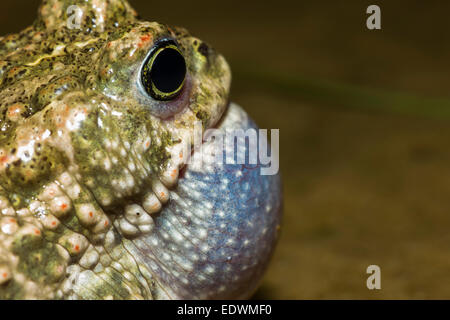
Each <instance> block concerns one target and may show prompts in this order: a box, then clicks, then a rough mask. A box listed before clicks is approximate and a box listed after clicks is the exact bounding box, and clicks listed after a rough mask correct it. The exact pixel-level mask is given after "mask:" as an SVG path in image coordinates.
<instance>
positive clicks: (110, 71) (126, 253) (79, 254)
mask: <svg viewBox="0 0 450 320" xmlns="http://www.w3.org/2000/svg"><path fill="white" fill-rule="evenodd" d="M72 5H77V6H78V7H79V8H80V9H82V13H83V16H82V19H81V24H80V29H76V28H75V29H71V28H68V25H67V23H68V21H69V20H70V19H71V16H70V15H69V14H68V12H67V9H68V8H69V7H70V6H72ZM72 22H73V21H72ZM161 39H173V40H174V41H176V42H177V43H178V45H179V48H180V50H181V52H182V54H183V55H184V57H185V60H186V65H187V78H186V83H185V86H184V89H183V92H182V93H181V94H180V95H179V96H178V97H177V98H175V99H173V100H171V101H165V102H161V101H156V100H154V99H152V98H151V97H150V96H148V95H147V94H145V92H144V91H143V90H142V87H140V86H139V77H140V73H139V72H140V70H141V67H142V64H143V62H144V61H145V59H146V57H147V56H148V54H149V52H150V51H151V49H152V47H153V46H154V45H155V43H156V42H157V41H159V40H161ZM230 78H231V77H230V71H229V68H228V65H227V63H226V62H225V60H224V59H223V58H222V56H220V55H219V54H218V53H216V52H215V51H214V50H213V49H212V48H210V47H209V46H208V45H206V44H205V43H203V42H202V41H200V40H199V39H196V38H194V37H192V36H190V35H189V34H188V33H187V32H186V31H185V30H184V29H180V28H170V27H167V26H165V25H162V24H159V23H155V22H143V21H140V20H138V19H137V18H136V13H135V11H134V10H133V9H132V8H131V7H130V6H129V4H128V3H127V2H126V1H122V0H105V1H101V0H72V1H61V0H47V1H43V3H42V4H41V6H40V8H39V15H38V19H37V20H36V22H35V23H34V25H33V26H31V27H29V28H27V29H25V30H24V31H22V32H20V33H19V34H13V35H8V36H5V37H2V38H0V111H1V112H0V128H1V130H0V210H1V214H0V298H1V299H33V298H38V299H55V298H64V299H133V298H137V299H164V298H233V297H245V296H247V295H248V294H250V293H251V291H252V290H254V288H255V287H256V282H257V279H256V278H258V279H259V277H260V274H261V273H262V270H263V269H264V266H265V264H266V261H267V260H268V258H267V257H268V256H270V252H271V248H272V247H273V243H274V239H275V238H276V236H275V234H276V231H274V230H275V229H276V227H277V226H278V223H279V220H278V216H276V215H274V216H273V217H274V218H273V219H270V221H268V222H267V228H269V232H268V234H270V237H269V238H267V239H265V238H264V237H263V238H264V239H262V240H261V241H263V242H264V246H263V247H267V248H266V249H265V251H264V255H261V258H257V259H253V261H254V263H253V266H254V265H258V268H257V269H255V268H253V269H252V268H250V266H247V269H250V270H253V271H252V272H250V274H246V275H245V276H244V278H245V281H240V282H239V281H238V280H239V278H241V277H240V275H237V270H234V269H235V268H232V270H233V272H234V274H233V275H234V276H236V275H237V277H235V278H236V280H235V285H234V286H233V288H232V289H230V290H228V288H227V287H226V283H228V282H230V281H231V280H229V279H228V278H227V277H224V276H223V274H222V273H219V274H218V276H217V277H210V275H206V279H210V281H209V282H208V281H206V282H207V283H208V284H207V285H203V284H202V282H201V281H200V280H201V279H200V278H201V277H203V278H205V276H204V275H205V272H206V273H208V272H210V271H211V268H212V273H210V274H213V273H214V268H216V267H217V266H218V265H213V264H212V263H211V264H210V265H209V267H208V261H209V260H208V259H209V256H208V255H206V256H204V258H203V260H202V259H199V258H197V259H196V257H195V256H193V258H192V259H193V260H192V259H191V260H189V259H186V256H188V255H189V254H191V253H195V252H196V251H195V250H194V249H192V248H189V246H187V245H185V244H186V243H188V242H189V243H191V244H192V243H194V244H195V245H194V247H196V248H197V249H198V248H200V247H201V243H199V242H200V241H199V240H198V239H202V237H203V236H205V237H206V235H210V236H211V233H209V232H208V230H204V229H200V230H201V231H202V230H203V231H202V232H206V233H205V234H203V233H202V232H201V234H200V236H198V234H196V232H197V231H198V230H199V229H195V230H194V228H187V229H186V230H185V231H186V232H184V234H183V235H182V236H183V237H185V238H184V240H183V242H185V243H184V245H181V244H180V245H179V246H177V245H174V243H176V241H173V242H170V241H169V242H166V243H165V245H164V244H163V243H162V242H164V241H163V240H164V239H166V240H167V238H168V237H169V236H174V235H173V234H171V232H170V230H169V232H167V233H166V234H164V233H162V234H161V235H160V236H161V239H160V240H161V241H160V243H158V239H157V238H155V237H153V238H152V236H151V235H154V234H155V230H158V232H159V233H161V232H162V231H161V230H162V229H164V227H163V226H162V225H163V224H165V222H167V221H168V220H167V219H168V217H170V219H172V218H173V217H172V216H170V214H169V213H167V212H172V213H174V212H175V213H176V212H177V208H176V205H177V201H176V200H173V198H174V197H175V198H176V199H180V196H178V194H183V193H182V192H181V193H177V192H178V191H179V188H180V186H177V182H178V176H179V172H180V170H181V169H182V168H183V167H184V166H185V161H186V155H185V154H183V150H186V149H185V148H184V147H183V144H186V143H190V142H187V141H192V140H191V138H192V137H191V136H186V132H188V131H186V130H183V129H193V126H194V123H195V122H196V121H198V120H200V121H201V123H202V125H203V128H204V129H207V128H210V127H212V126H215V125H217V123H218V122H219V120H220V119H221V117H222V115H223V114H224V111H225V110H226V108H227V101H228V91H229V85H230ZM236 108H237V107H236ZM236 110H237V109H236ZM239 112H241V111H239ZM239 112H238V111H236V112H235V113H237V114H239ZM242 114H244V113H242ZM240 174H242V173H240ZM255 179H256V178H255ZM266 182H267V181H266ZM193 183H194V184H195V183H197V181H196V180H194V181H193ZM271 186H272V185H270V186H269V187H268V188H269V189H268V188H266V189H264V190H265V192H270V191H271V190H270V188H275V189H274V190H275V193H276V192H278V190H279V181H278V180H277V181H275V182H274V184H273V186H272V187H271ZM193 189H195V188H193ZM261 190H263V189H261ZM202 192H205V193H206V192H208V190H203V191H202ZM188 196H189V194H185V196H184V197H185V198H188ZM204 200H205V199H204V198H202V197H197V198H193V201H191V204H192V202H194V203H198V204H202V203H204ZM178 201H179V200H178ZM217 205H220V203H218V204H217ZM269 205H270V206H274V207H276V208H275V209H274V210H275V211H276V212H278V211H279V207H280V200H279V199H278V198H277V199H275V203H270V204H269ZM193 208H195V206H194V207H193ZM161 210H162V211H161ZM165 210H166V211H165ZM167 210H169V211H167ZM231 210H237V212H239V208H235V209H231V208H230V211H231ZM187 211H188V210H187V209H185V212H187ZM266 211H267V212H269V211H270V210H269V209H268V210H266ZM211 212H212V211H211ZM242 212H244V211H242ZM195 213H196V212H194V214H195ZM222 214H223V213H222ZM174 216H175V217H177V215H176V214H174ZM178 216H182V215H178ZM158 219H159V220H158ZM164 219H166V220H164ZM185 219H187V220H186V221H185V224H186V225H191V226H192V225H196V224H195V220H193V222H192V224H191V221H190V220H189V219H190V218H189V217H185ZM172 221H173V219H172ZM223 222H224V221H222V223H223ZM213 227H214V226H209V227H208V228H213ZM174 228H178V227H176V226H175V227H174ZM173 230H175V229H173ZM177 230H180V228H178V229H177ZM266 231H267V230H266ZM180 232H181V233H183V231H180ZM181 233H179V232H177V235H178V236H180V235H181ZM211 237H212V236H211ZM194 238H195V239H194ZM155 239H156V240H155ZM192 239H194V240H196V241H194V242H192V241H191V240H192ZM250 240H252V239H250ZM205 243H210V242H209V240H207V241H205ZM144 247H145V248H144ZM181 248H184V249H181ZM203 248H205V247H203ZM239 248H240V247H239ZM239 248H236V250H235V251H236V252H237V251H238V249H239ZM254 248H257V249H258V248H259V247H254ZM207 249H208V246H206V249H205V250H207ZM239 250H240V249H239ZM197 253H199V254H200V255H202V252H201V250H200V252H197ZM227 254H228V255H229V254H230V253H227ZM180 257H182V258H183V259H184V260H183V259H182V260H183V261H181V262H180V261H179V259H178V260H177V258H180ZM226 258H227V259H231V256H229V257H228V256H227V257H226ZM247 258H248V257H247ZM164 259H166V260H167V261H166V262H164ZM186 261H190V262H191V268H190V269H189V266H187V267H186V268H184V267H183V268H181V269H179V268H175V267H174V266H175V265H177V266H179V265H180V264H183V262H186ZM196 261H200V262H196ZM237 261H239V260H237ZM215 263H217V261H216V262H215ZM192 266H195V267H192ZM199 266H203V267H208V269H207V270H203V269H201V268H200V267H199ZM253 266H252V267H253ZM183 272H185V275H184V276H183V274H181V275H180V273H183ZM254 274H255V275H257V276H252V275H254ZM168 275H170V276H168ZM199 279H200V280H199ZM191 280H192V282H191ZM231 282H232V281H231ZM190 283H192V285H191V284H190ZM213 287H216V289H218V288H219V287H220V290H218V291H217V292H215V291H214V290H213V289H212V288H213ZM189 288H192V289H193V290H189ZM202 288H204V290H202ZM238 291H239V292H238Z"/></svg>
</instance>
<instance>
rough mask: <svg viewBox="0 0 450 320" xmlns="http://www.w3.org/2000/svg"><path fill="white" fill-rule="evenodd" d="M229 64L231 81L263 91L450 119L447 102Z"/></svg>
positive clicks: (329, 104) (335, 104) (316, 101)
mask: <svg viewBox="0 0 450 320" xmlns="http://www.w3.org/2000/svg"><path fill="white" fill-rule="evenodd" d="M248 65H249V64H247V65H244V64H238V65H237V66H236V64H234V65H233V67H234V68H233V70H234V72H233V78H234V80H236V79H238V80H237V81H239V82H245V83H248V84H250V85H251V86H258V88H260V89H264V91H266V92H267V91H271V92H273V93H274V94H281V95H283V96H284V97H288V98H294V99H298V101H306V102H310V103H314V104H319V105H324V106H327V107H334V108H351V109H355V110H361V111H362V110H364V111H366V112H388V113H397V114H403V115H414V116H425V117H432V118H441V119H450V99H449V98H439V97H423V96H418V95H413V94H408V93H402V92H392V91H388V90H382V89H377V88H370V87H364V86H358V85H352V84H346V83H338V82H332V81H326V80H320V79H312V78H306V77H302V76H301V75H294V74H283V73H280V72H273V71H270V70H264V68H251V67H248Z"/></svg>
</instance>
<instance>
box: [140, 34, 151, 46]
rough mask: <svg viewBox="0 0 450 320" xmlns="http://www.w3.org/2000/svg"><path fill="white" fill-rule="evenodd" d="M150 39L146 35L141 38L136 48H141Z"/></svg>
mask: <svg viewBox="0 0 450 320" xmlns="http://www.w3.org/2000/svg"><path fill="white" fill-rule="evenodd" d="M151 39H152V37H151V36H150V35H149V34H146V35H144V36H142V37H141V41H140V42H139V43H138V47H139V48H142V47H143V46H144V44H145V43H147V42H149V41H150V40H151Z"/></svg>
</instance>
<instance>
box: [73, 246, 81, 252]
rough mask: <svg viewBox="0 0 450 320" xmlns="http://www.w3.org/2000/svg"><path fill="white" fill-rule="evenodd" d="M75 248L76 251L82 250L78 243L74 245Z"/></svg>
mask: <svg viewBox="0 0 450 320" xmlns="http://www.w3.org/2000/svg"><path fill="white" fill-rule="evenodd" d="M74 249H75V251H76V252H78V251H80V246H79V245H77V244H76V245H75V246H74Z"/></svg>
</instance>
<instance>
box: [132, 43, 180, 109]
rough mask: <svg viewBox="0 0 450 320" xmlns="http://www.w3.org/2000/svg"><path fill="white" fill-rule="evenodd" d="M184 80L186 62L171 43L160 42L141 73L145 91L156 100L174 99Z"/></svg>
mask: <svg viewBox="0 0 450 320" xmlns="http://www.w3.org/2000/svg"><path fill="white" fill-rule="evenodd" d="M185 79H186V61H185V60H184V57H183V55H182V54H181V52H180V50H179V49H178V47H177V46H176V45H175V43H174V42H172V41H164V42H160V43H159V44H158V45H157V46H156V47H155V48H154V49H153V51H152V53H151V54H150V56H149V57H148V58H147V60H146V62H145V63H144V66H143V68H142V72H141V81H142V85H143V87H144V89H145V91H146V92H147V93H148V94H149V95H150V96H151V97H152V98H154V99H156V100H162V101H166V100H170V99H173V98H175V97H176V96H177V95H178V94H179V93H180V92H181V90H182V89H183V86H184V82H185Z"/></svg>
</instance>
